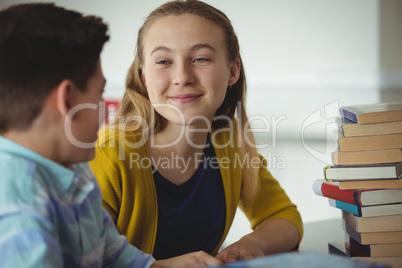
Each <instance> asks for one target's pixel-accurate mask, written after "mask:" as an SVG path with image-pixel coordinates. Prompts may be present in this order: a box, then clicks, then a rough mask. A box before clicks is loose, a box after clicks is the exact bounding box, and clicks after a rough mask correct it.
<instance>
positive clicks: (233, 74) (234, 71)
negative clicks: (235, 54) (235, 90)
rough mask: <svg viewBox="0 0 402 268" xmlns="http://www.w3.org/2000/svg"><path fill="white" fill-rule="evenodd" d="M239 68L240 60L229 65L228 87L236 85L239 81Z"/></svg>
mask: <svg viewBox="0 0 402 268" xmlns="http://www.w3.org/2000/svg"><path fill="white" fill-rule="evenodd" d="M240 68H241V64H240V59H237V60H236V61H235V62H233V63H232V64H231V65H230V78H229V85H228V86H232V85H234V84H236V82H237V80H239V77H240Z"/></svg>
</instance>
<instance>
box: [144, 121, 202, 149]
mask: <svg viewBox="0 0 402 268" xmlns="http://www.w3.org/2000/svg"><path fill="white" fill-rule="evenodd" d="M208 133H209V129H208V126H200V125H187V126H183V125H177V124H172V123H170V124H165V125H164V127H163V129H162V130H161V131H159V132H158V133H155V134H153V135H151V136H150V137H149V138H148V146H150V147H153V148H154V149H155V148H161V149H165V150H166V149H167V150H171V151H174V152H176V153H178V154H180V155H188V154H193V153H194V152H197V151H200V150H201V151H202V150H203V148H204V146H205V144H206V142H207V135H208Z"/></svg>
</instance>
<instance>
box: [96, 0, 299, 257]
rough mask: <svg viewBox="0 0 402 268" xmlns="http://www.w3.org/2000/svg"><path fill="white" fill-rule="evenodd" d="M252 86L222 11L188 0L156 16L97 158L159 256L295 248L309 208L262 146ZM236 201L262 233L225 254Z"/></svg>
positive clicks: (104, 181) (113, 201)
mask: <svg viewBox="0 0 402 268" xmlns="http://www.w3.org/2000/svg"><path fill="white" fill-rule="evenodd" d="M245 94H246V77H245V72H244V68H243V65H242V60H241V56H240V54H239V44H238V40H237V37H236V34H235V33H234V30H233V27H232V25H231V23H230V21H229V19H228V18H227V17H226V16H225V15H224V14H223V13H222V12H220V11H219V10H217V9H215V8H213V7H211V6H209V5H207V4H205V3H203V2H200V1H195V0H187V1H172V2H168V3H166V4H164V5H162V6H160V7H159V8H157V9H156V10H154V11H153V12H152V13H151V14H150V15H149V16H148V17H147V19H146V21H145V22H144V24H143V26H142V28H141V29H140V30H139V33H138V40H137V50H136V55H135V59H134V62H133V64H132V66H131V67H130V70H129V72H128V76H127V81H126V92H125V95H124V97H123V100H122V104H121V107H120V110H119V112H118V120H116V123H115V124H114V125H113V126H112V127H110V128H108V129H105V130H103V131H102V132H100V135H99V141H98V144H97V154H96V158H95V160H94V161H93V162H91V167H92V169H93V171H94V173H95V175H96V177H97V179H98V181H99V184H100V187H101V190H102V192H103V198H104V206H105V208H106V209H107V211H108V212H109V213H110V214H111V216H112V218H113V219H114V221H115V223H116V225H117V228H118V229H119V231H120V232H121V233H123V234H125V235H126V236H127V238H128V240H129V242H130V243H132V244H133V245H135V246H137V247H138V248H139V249H141V250H143V251H145V252H148V253H151V254H153V256H154V257H155V258H156V259H165V258H169V257H173V256H177V255H180V254H184V253H188V252H193V251H205V252H207V253H210V254H212V255H216V257H217V258H218V259H219V260H221V261H223V262H233V261H235V260H238V259H249V258H254V257H259V256H263V255H267V254H273V253H278V252H284V251H289V250H292V249H294V248H297V246H298V244H299V243H300V240H301V238H302V233H303V229H302V221H301V217H300V214H299V213H298V211H297V209H296V206H295V205H294V204H292V203H291V201H290V200H289V198H288V196H287V195H286V193H285V192H284V191H283V189H282V188H281V187H280V185H279V183H278V182H277V181H276V180H275V179H274V178H273V177H272V176H271V174H270V173H269V171H268V170H267V169H266V160H265V159H263V158H262V157H260V156H259V155H258V154H257V152H256V148H255V146H253V145H254V139H253V135H252V133H251V132H250V129H249V125H248V120H247V115H246V112H245V106H244V104H245ZM235 115H236V116H235ZM237 206H239V207H240V208H241V209H242V210H243V211H244V213H245V214H246V216H247V217H248V219H249V220H250V223H251V226H252V228H253V230H254V231H253V232H252V233H250V234H248V235H246V236H244V237H243V238H241V239H240V240H239V241H237V242H236V243H234V244H232V245H229V246H228V247H227V248H225V249H223V250H222V251H220V252H219V253H218V251H219V248H220V246H221V244H222V242H223V241H224V239H225V237H226V235H227V233H228V231H229V228H230V226H231V224H232V221H233V218H234V216H235V212H236V208H237Z"/></svg>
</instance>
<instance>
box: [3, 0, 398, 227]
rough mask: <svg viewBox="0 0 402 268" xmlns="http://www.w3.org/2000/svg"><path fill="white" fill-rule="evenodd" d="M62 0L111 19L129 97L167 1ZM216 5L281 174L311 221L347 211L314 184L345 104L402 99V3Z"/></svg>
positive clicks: (113, 77) (113, 91)
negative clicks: (152, 18) (156, 12)
mask: <svg viewBox="0 0 402 268" xmlns="http://www.w3.org/2000/svg"><path fill="white" fill-rule="evenodd" d="M21 2H34V1H30V0H2V1H1V2H0V8H3V7H6V6H9V5H11V4H14V3H21ZM43 2H50V1H48V0H45V1H43ZM52 2H53V1H52ZM54 2H56V3H57V4H58V5H61V6H64V7H67V8H72V9H76V10H78V11H81V12H84V13H86V14H95V15H98V16H101V17H103V18H104V19H105V21H106V22H108V23H109V25H110V33H111V40H110V42H109V43H107V44H106V46H105V49H104V52H103V54H102V61H103V69H104V73H105V76H106V78H107V80H108V82H107V85H106V97H108V98H118V99H119V98H120V97H121V96H122V93H123V91H124V79H125V76H126V72H127V69H128V68H129V66H130V64H131V62H132V60H133V57H134V46H135V41H136V35H137V31H138V29H139V27H140V26H141V24H142V22H143V18H144V17H145V16H147V14H148V13H149V12H150V11H151V10H153V9H154V8H156V7H157V6H159V5H160V4H162V3H164V2H165V1H162V0H152V1H143V0H141V1H140V0H136V1H132V0H124V1H123V0H117V1H110V0H83V1H82V0H57V1H54ZM206 2H207V3H210V4H212V5H214V6H216V7H217V8H219V9H221V10H222V11H224V12H225V13H226V14H227V15H228V17H229V18H230V19H231V20H232V23H233V25H234V27H235V29H236V32H237V33H238V37H239V40H240V44H241V50H242V56H243V60H244V63H245V68H246V73H247V76H248V82H249V93H248V113H249V116H250V117H251V118H254V119H256V120H254V122H253V123H254V124H253V125H254V127H256V128H262V127H264V126H265V127H267V126H268V130H269V132H268V130H265V131H263V132H261V133H257V137H258V140H259V142H260V143H261V144H268V145H269V146H268V147H267V148H264V149H263V150H262V152H264V153H269V152H271V151H272V152H274V151H275V152H276V153H277V156H279V157H284V158H285V159H286V161H287V166H286V169H284V170H282V169H280V170H275V169H274V170H273V173H274V175H275V176H277V178H278V180H279V181H280V182H281V184H282V186H283V187H284V188H285V190H286V191H287V192H288V193H289V195H290V196H291V198H292V200H293V201H294V202H296V203H297V204H298V205H299V209H300V211H301V213H302V216H303V219H304V220H305V221H312V220H319V219H324V218H330V217H337V216H339V213H338V211H336V210H328V209H327V208H328V205H327V203H326V200H323V199H320V198H318V197H315V196H314V194H313V192H312V190H311V185H312V181H313V180H314V179H318V178H321V172H322V167H323V166H324V165H325V162H327V163H328V161H330V160H328V159H329V156H330V152H331V149H333V147H331V146H327V144H326V142H325V140H326V139H327V138H328V139H329V140H330V141H331V139H333V137H331V135H332V134H331V133H327V128H328V126H329V125H330V124H331V121H330V119H331V117H333V116H335V115H336V113H337V107H338V106H342V105H351V104H360V103H373V102H379V101H384V100H385V101H390V100H392V101H396V100H399V101H402V94H401V88H402V52H401V48H402V31H401V28H402V27H401V26H402V23H401V22H402V1H399V0H387V1H380V0H353V1H350V0H303V1H300V0H249V1H243V0H219V1H213V0H206ZM325 108H326V109H325ZM257 115H260V116H261V117H259V119H258V120H257V118H256V117H255V116H257ZM314 116H318V120H316V117H314ZM261 118H262V119H264V120H266V121H265V122H264V121H263V120H262V119H261ZM320 118H321V119H320ZM275 121H276V122H275ZM267 124H269V125H267ZM302 134H304V140H302ZM286 139H290V140H291V142H287V141H286ZM317 139H318V140H320V139H321V140H323V141H322V142H321V143H320V142H318V143H317V141H314V140H317ZM332 142H333V140H332ZM326 147H327V148H326ZM308 148H310V149H308ZM312 150H313V151H312ZM314 151H316V154H314Z"/></svg>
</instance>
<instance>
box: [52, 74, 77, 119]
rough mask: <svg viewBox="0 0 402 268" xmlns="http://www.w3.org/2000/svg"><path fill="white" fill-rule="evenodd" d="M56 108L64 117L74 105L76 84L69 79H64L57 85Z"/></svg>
mask: <svg viewBox="0 0 402 268" xmlns="http://www.w3.org/2000/svg"><path fill="white" fill-rule="evenodd" d="M55 90H56V108H57V110H58V111H59V113H60V114H61V115H62V116H63V117H64V116H67V114H68V112H69V111H70V109H71V108H72V107H73V106H74V96H75V91H76V88H75V85H74V83H73V82H72V81H71V80H69V79H64V80H63V81H61V82H60V84H59V85H58V86H57V87H56V89H55Z"/></svg>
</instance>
